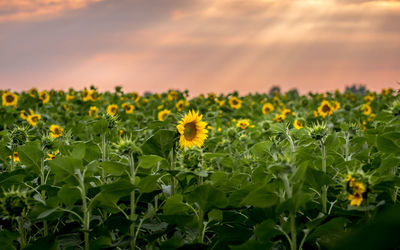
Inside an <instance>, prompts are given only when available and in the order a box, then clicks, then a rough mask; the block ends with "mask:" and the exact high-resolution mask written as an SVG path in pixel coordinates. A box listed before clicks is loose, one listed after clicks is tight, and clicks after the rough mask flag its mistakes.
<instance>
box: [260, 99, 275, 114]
mask: <svg viewBox="0 0 400 250" xmlns="http://www.w3.org/2000/svg"><path fill="white" fill-rule="evenodd" d="M272 111H274V105H272V103H269V102H267V103H265V104H264V105H263V107H262V112H263V114H264V115H266V114H268V113H271V112H272Z"/></svg>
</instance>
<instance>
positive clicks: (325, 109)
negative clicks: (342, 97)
mask: <svg viewBox="0 0 400 250" xmlns="http://www.w3.org/2000/svg"><path fill="white" fill-rule="evenodd" d="M322 111H323V112H324V113H328V112H329V111H331V108H330V107H329V106H328V105H324V106H323V107H322Z"/></svg>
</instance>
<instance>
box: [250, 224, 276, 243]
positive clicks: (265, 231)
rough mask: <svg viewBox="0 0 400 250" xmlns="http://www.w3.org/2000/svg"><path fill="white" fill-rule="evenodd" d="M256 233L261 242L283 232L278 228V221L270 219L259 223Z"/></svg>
mask: <svg viewBox="0 0 400 250" xmlns="http://www.w3.org/2000/svg"><path fill="white" fill-rule="evenodd" d="M254 234H255V235H256V237H257V239H258V240H259V241H261V242H268V241H269V240H270V239H271V238H273V237H275V236H276V235H279V234H281V232H280V231H279V230H278V229H276V223H275V221H274V220H272V219H269V220H266V221H263V222H262V223H261V224H258V225H257V226H256V228H255V229H254Z"/></svg>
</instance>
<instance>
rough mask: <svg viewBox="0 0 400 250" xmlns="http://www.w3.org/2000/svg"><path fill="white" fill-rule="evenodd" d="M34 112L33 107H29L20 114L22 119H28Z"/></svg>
mask: <svg viewBox="0 0 400 250" xmlns="http://www.w3.org/2000/svg"><path fill="white" fill-rule="evenodd" d="M33 114H34V112H33V110H32V109H28V110H25V109H24V110H21V114H20V115H19V116H20V117H21V118H22V119H24V120H26V119H27V118H28V116H30V115H33Z"/></svg>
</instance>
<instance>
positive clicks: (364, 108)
mask: <svg viewBox="0 0 400 250" xmlns="http://www.w3.org/2000/svg"><path fill="white" fill-rule="evenodd" d="M361 111H363V114H364V115H369V114H371V112H372V109H371V106H369V104H368V103H367V104H363V105H362V106H361Z"/></svg>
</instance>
